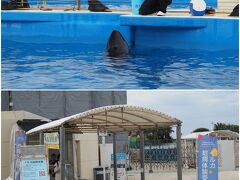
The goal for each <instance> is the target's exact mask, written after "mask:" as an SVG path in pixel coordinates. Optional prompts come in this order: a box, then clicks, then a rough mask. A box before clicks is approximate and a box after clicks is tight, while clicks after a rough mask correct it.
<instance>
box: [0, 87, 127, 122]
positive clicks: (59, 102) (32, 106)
mask: <svg viewBox="0 0 240 180" xmlns="http://www.w3.org/2000/svg"><path fill="white" fill-rule="evenodd" d="M10 96H11V98H9V93H6V91H3V93H2V99H4V100H5V101H4V102H2V105H4V106H3V108H4V109H3V110H5V111H7V110H9V106H8V105H7V103H8V101H7V100H9V99H12V102H13V107H12V108H13V110H25V111H28V112H32V113H35V114H38V115H41V116H44V117H46V118H49V119H52V120H54V119H60V118H63V117H66V116H70V115H73V114H77V113H81V112H83V111H87V110H89V109H92V108H96V107H100V106H107V105H117V104H126V103H127V95H126V91H11V93H10Z"/></svg>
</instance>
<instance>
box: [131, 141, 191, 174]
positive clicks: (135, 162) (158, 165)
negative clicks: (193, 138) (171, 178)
mask: <svg viewBox="0 0 240 180" xmlns="http://www.w3.org/2000/svg"><path fill="white" fill-rule="evenodd" d="M144 153H145V161H144V164H145V169H146V170H147V171H148V170H149V172H153V171H169V170H176V169H177V147H176V143H175V142H173V143H165V144H162V143H161V144H153V145H147V146H145V148H144ZM127 162H128V164H127V167H128V169H129V170H139V169H140V150H139V149H138V148H130V149H129V155H128V161H127ZM182 163H183V164H182V167H183V168H186V169H191V168H193V169H195V168H196V147H195V145H194V144H193V143H185V144H184V143H182Z"/></svg>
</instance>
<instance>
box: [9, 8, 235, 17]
mask: <svg viewBox="0 0 240 180" xmlns="http://www.w3.org/2000/svg"><path fill="white" fill-rule="evenodd" d="M14 11H24V12H52V13H54V12H66V13H67V12H70V13H72V12H75V13H95V12H91V11H89V10H86V9H81V10H73V9H66V8H49V9H45V10H44V9H38V8H20V9H18V10H11V11H10V12H14ZM110 11H111V12H98V13H122V14H126V15H132V12H131V11H129V10H115V9H114V10H113V9H110ZM147 16H157V13H154V14H150V15H147ZM166 16H185V17H193V16H192V15H191V14H190V13H189V10H188V9H177V10H174V9H170V10H168V12H167V13H166ZM158 17H159V16H158ZM203 17H229V13H226V12H217V11H216V13H215V14H206V15H205V16H203ZM234 18H237V17H234Z"/></svg>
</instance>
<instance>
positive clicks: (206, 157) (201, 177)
mask: <svg viewBox="0 0 240 180" xmlns="http://www.w3.org/2000/svg"><path fill="white" fill-rule="evenodd" d="M198 180H218V143H217V138H216V137H211V136H207V135H206V136H202V135H199V136H198Z"/></svg>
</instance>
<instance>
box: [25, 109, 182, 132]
mask: <svg viewBox="0 0 240 180" xmlns="http://www.w3.org/2000/svg"><path fill="white" fill-rule="evenodd" d="M177 124H181V121H180V120H178V119H176V118H174V117H171V116H168V115H166V114H164V113H161V112H158V111H155V110H151V109H148V108H143V107H137V106H128V105H113V106H104V107H99V108H95V109H92V110H89V111H85V112H82V113H79V114H75V115H72V116H69V117H65V118H62V119H59V120H56V121H53V122H50V123H47V124H44V125H41V126H38V127H36V128H33V129H31V130H30V131H28V132H27V134H32V133H38V132H54V131H58V130H59V127H60V126H64V127H65V129H66V132H70V133H89V132H97V130H99V131H100V132H110V133H111V132H124V131H133V130H140V129H154V128H158V127H166V126H171V125H177Z"/></svg>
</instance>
